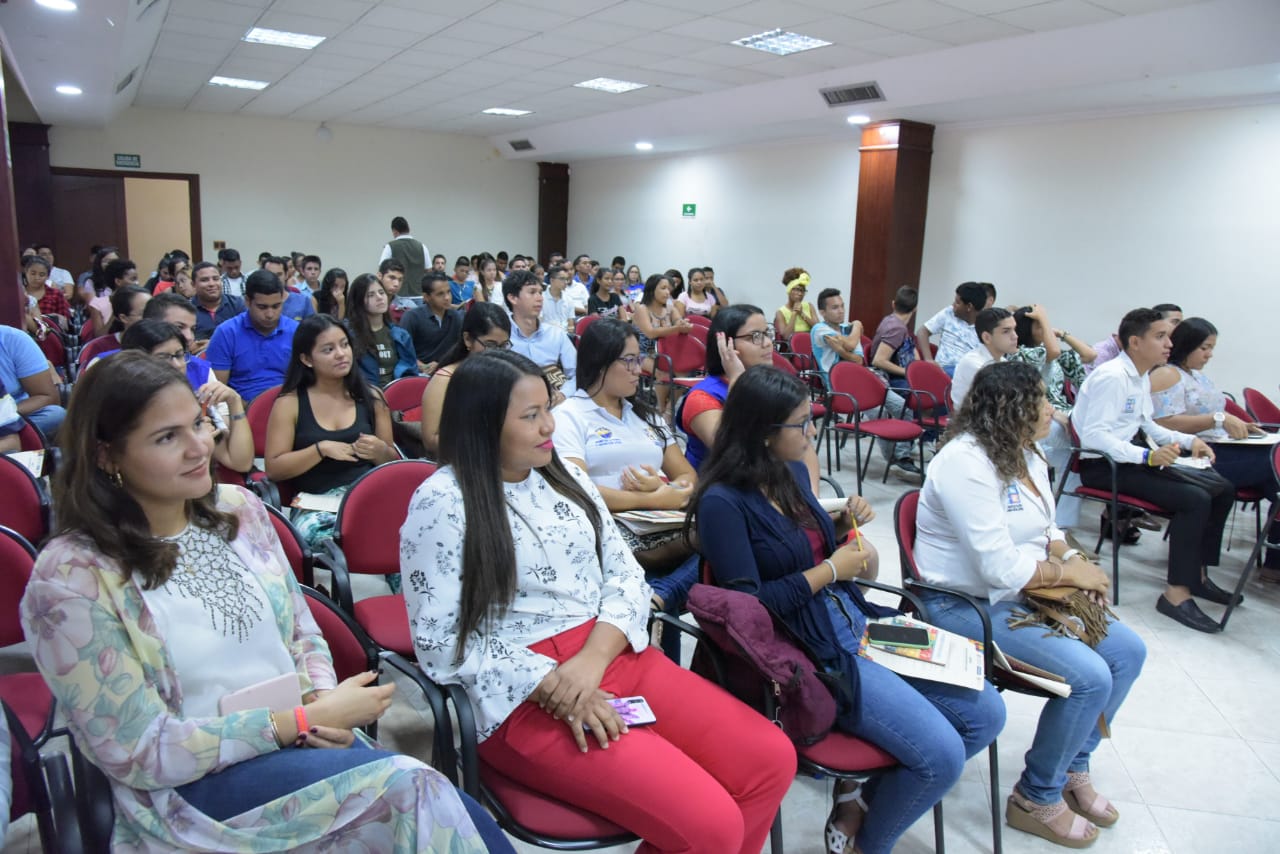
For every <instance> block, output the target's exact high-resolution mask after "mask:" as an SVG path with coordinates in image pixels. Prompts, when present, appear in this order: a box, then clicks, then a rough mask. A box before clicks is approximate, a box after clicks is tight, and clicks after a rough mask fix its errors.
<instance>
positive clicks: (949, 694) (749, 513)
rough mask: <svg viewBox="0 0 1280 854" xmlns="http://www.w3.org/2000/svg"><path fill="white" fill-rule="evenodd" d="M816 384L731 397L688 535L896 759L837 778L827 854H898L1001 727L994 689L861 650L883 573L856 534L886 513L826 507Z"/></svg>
mask: <svg viewBox="0 0 1280 854" xmlns="http://www.w3.org/2000/svg"><path fill="white" fill-rule="evenodd" d="M809 406H810V404H809V393H808V389H807V388H806V387H805V386H804V384H803V383H801V382H800V381H799V380H798V379H796V378H795V377H793V376H790V375H788V374H786V373H784V372H782V371H780V370H778V369H777V368H773V367H765V366H762V365H758V366H755V367H750V368H748V369H747V370H746V371H745V372H744V373H743V374H742V376H741V377H740V378H739V379H738V381H737V382H736V383H735V384H734V386H733V390H732V391H730V392H729V396H728V398H727V399H726V400H725V404H724V412H723V417H722V418H721V419H720V425H719V429H718V432H717V433H716V438H715V444H714V447H713V448H712V449H711V453H710V456H709V457H708V458H707V460H706V462H705V463H704V464H703V467H702V469H701V473H700V477H699V481H698V487H697V491H696V493H695V495H694V498H693V501H692V502H691V506H692V508H693V511H692V512H691V513H690V515H689V518H688V521H687V522H686V526H685V530H686V534H687V535H688V536H689V537H690V539H691V541H693V542H695V543H696V544H697V547H698V550H699V551H700V552H701V553H702V556H703V557H704V558H705V559H706V560H707V562H708V563H709V564H710V566H711V570H712V572H713V574H714V575H715V580H716V583H717V584H718V585H720V586H722V587H727V588H730V589H734V590H740V591H743V592H746V593H750V594H752V595H754V596H756V597H758V598H759V599H760V601H762V602H763V603H764V604H765V605H767V606H768V607H769V608H770V610H772V611H773V613H774V614H776V615H778V617H779V618H780V619H781V620H782V621H783V622H784V623H786V625H787V627H788V628H790V629H791V631H792V632H794V633H795V635H796V636H797V637H799V638H800V639H801V640H802V641H804V643H805V644H806V645H807V646H808V648H809V649H810V650H811V651H812V652H813V654H814V655H815V656H816V657H817V658H818V660H819V662H820V663H821V665H822V667H823V668H824V669H825V670H826V671H827V672H828V673H833V674H836V673H838V674H840V675H841V677H842V679H843V680H844V685H845V687H846V688H847V689H848V691H847V692H846V693H845V695H844V696H841V697H837V698H836V703H837V710H838V716H837V718H836V726H837V727H838V728H839V729H840V730H842V731H844V732H847V733H849V734H850V735H854V736H857V737H859V738H861V739H864V740H866V741H868V742H870V743H872V744H874V745H876V746H877V747H879V748H881V749H882V750H884V751H885V752H887V753H889V754H891V755H892V756H893V757H894V758H895V759H897V760H898V763H899V764H898V765H896V766H894V767H893V768H891V769H890V770H888V771H886V772H884V773H882V774H880V775H879V776H877V777H875V778H874V779H873V780H872V781H871V782H869V783H866V784H865V785H862V786H861V788H860V789H859V785H858V783H856V782H847V783H844V782H842V783H839V784H837V785H836V786H835V788H834V791H833V804H832V809H831V814H830V817H829V819H828V821H827V825H826V847H825V848H824V850H825V851H827V852H830V854H848V852H851V851H853V852H861V854H889V852H890V851H892V850H893V846H894V844H895V843H896V842H897V840H898V839H899V838H900V837H901V836H902V834H903V833H904V832H906V830H907V828H909V827H910V826H911V825H912V824H913V823H914V822H915V821H916V820H917V819H918V818H920V817H921V816H923V815H924V814H925V813H927V812H928V811H929V810H930V809H932V808H933V805H934V804H936V803H937V802H938V801H940V800H941V799H942V796H943V795H944V794H946V792H947V791H948V790H949V789H950V788H951V787H952V785H954V784H955V782H956V781H957V780H958V779H959V778H960V773H961V771H963V770H964V764H965V760H966V759H967V758H968V757H970V756H974V755H976V754H977V753H979V752H980V751H982V750H983V749H984V748H986V746H987V745H989V744H990V743H991V742H992V741H993V740H995V737H996V735H997V734H999V732H1000V730H1001V728H1003V726H1004V720H1005V710H1004V703H1003V702H1002V701H1001V700H1000V697H999V695H998V694H997V693H996V691H995V689H994V688H993V687H992V686H991V685H989V684H985V683H984V685H983V688H982V690H980V691H975V690H972V689H969V688H961V687H958V686H954V685H946V684H943V683H941V682H931V681H927V680H918V679H908V678H904V677H901V676H898V675H897V674H895V673H893V672H891V671H890V670H888V669H886V668H885V667H883V666H881V665H879V664H876V663H874V662H872V661H871V660H869V659H867V658H863V657H861V656H859V655H858V650H859V647H860V644H861V641H862V637H863V634H864V630H865V629H866V625H867V622H868V619H874V618H879V617H885V616H890V615H892V614H894V613H896V612H894V611H892V610H891V609H888V608H882V607H879V606H876V605H872V604H870V603H869V602H867V600H866V599H865V598H864V597H863V595H862V592H861V590H860V589H859V588H858V586H857V585H856V584H854V583H853V580H854V579H856V578H865V579H868V580H873V579H874V578H875V577H876V574H877V571H878V563H879V561H878V555H877V554H876V551H875V548H874V547H872V546H871V545H870V544H869V543H867V542H866V541H865V540H863V539H862V537H861V536H860V535H859V534H857V532H856V531H854V534H853V536H851V537H849V539H848V541H847V543H846V544H845V545H843V546H840V545H838V543H839V542H840V539H841V538H842V537H843V536H844V535H845V533H847V532H848V531H850V530H851V529H852V528H853V526H854V525H855V523H860V524H864V523H866V522H869V521H871V519H872V518H873V517H874V516H875V513H874V512H873V511H872V510H871V507H870V505H868V504H867V503H866V501H864V500H863V499H862V498H861V497H859V496H854V497H852V498H850V499H849V501H848V503H847V504H846V506H845V510H844V511H843V512H842V513H841V514H840V515H839V517H837V518H836V519H835V520H834V521H833V520H832V518H831V516H830V515H829V514H828V513H827V512H825V511H824V510H823V509H822V507H821V505H819V504H818V501H817V499H816V498H815V496H814V493H813V490H812V489H811V487H810V485H809V477H808V471H807V469H806V466H805V463H804V460H805V457H806V456H807V455H808V454H809V453H810V452H811V450H812V447H811V446H812V443H813V438H814V432H815V431H814V427H813V421H812V418H811V417H810V410H809Z"/></svg>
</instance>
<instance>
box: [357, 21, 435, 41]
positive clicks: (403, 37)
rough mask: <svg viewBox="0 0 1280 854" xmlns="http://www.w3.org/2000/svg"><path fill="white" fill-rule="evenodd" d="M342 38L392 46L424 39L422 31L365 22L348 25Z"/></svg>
mask: <svg viewBox="0 0 1280 854" xmlns="http://www.w3.org/2000/svg"><path fill="white" fill-rule="evenodd" d="M342 38H343V39H344V40H345V41H347V42H348V43H350V42H369V43H370V44H385V45H391V46H392V47H408V46H409V45H411V44H417V43H418V42H420V41H422V39H423V35H422V33H415V32H412V31H410V30H393V29H389V28H387V27H374V26H370V25H369V24H365V23H363V22H361V23H358V24H356V25H354V26H352V27H348V28H347V30H346V31H345V32H343V34H342Z"/></svg>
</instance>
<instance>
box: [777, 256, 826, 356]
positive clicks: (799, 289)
mask: <svg viewBox="0 0 1280 854" xmlns="http://www.w3.org/2000/svg"><path fill="white" fill-rule="evenodd" d="M782 286H783V287H784V288H786V289H787V304H786V305H784V306H782V307H781V308H779V309H778V310H777V312H776V313H775V314H774V316H773V334H774V337H776V338H777V339H778V340H779V341H788V340H790V339H791V336H792V335H795V334H796V333H797V332H808V331H809V330H810V329H812V328H813V327H814V325H815V324H816V323H817V322H818V314H817V312H815V311H814V310H813V306H812V305H811V304H810V303H807V302H805V301H804V295H805V293H806V291H807V290H808V288H809V271H808V270H806V269H805V268H804V267H789V268H788V269H787V271H786V272H785V273H783V274H782Z"/></svg>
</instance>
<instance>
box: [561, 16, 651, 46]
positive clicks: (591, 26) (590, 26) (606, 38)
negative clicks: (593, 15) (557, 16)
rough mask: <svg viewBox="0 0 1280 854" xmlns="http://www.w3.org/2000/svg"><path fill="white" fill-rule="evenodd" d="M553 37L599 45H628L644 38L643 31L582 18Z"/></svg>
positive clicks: (566, 25) (567, 25) (565, 26)
mask: <svg viewBox="0 0 1280 854" xmlns="http://www.w3.org/2000/svg"><path fill="white" fill-rule="evenodd" d="M554 36H555V37H556V38H559V39H567V40H568V41H569V42H571V43H572V42H577V41H579V40H581V41H583V42H592V43H595V44H599V45H606V46H608V45H616V44H629V43H634V42H636V41H638V40H639V39H642V38H644V36H645V31H644V30H641V29H637V28H636V27H627V26H623V25H622V24H610V23H606V22H604V21H597V20H594V19H590V18H583V19H580V20H577V21H574V22H573V23H571V24H565V25H564V26H563V27H560V28H559V29H557V30H556V31H555V33H554Z"/></svg>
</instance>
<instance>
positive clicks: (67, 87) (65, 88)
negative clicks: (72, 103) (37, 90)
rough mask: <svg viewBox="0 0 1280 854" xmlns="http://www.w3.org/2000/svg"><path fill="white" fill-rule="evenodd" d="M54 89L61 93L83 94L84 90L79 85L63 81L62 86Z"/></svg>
mask: <svg viewBox="0 0 1280 854" xmlns="http://www.w3.org/2000/svg"><path fill="white" fill-rule="evenodd" d="M53 91H55V92H57V93H58V94H59V95H83V94H84V92H83V91H82V90H81V89H80V87H79V86H72V85H71V84H70V83H63V84H62V85H61V86H55V87H54V89H53Z"/></svg>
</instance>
